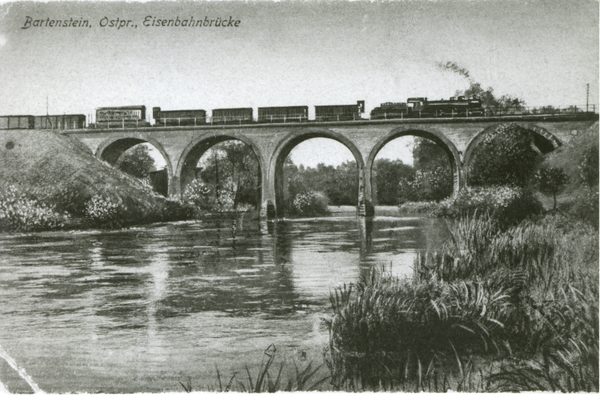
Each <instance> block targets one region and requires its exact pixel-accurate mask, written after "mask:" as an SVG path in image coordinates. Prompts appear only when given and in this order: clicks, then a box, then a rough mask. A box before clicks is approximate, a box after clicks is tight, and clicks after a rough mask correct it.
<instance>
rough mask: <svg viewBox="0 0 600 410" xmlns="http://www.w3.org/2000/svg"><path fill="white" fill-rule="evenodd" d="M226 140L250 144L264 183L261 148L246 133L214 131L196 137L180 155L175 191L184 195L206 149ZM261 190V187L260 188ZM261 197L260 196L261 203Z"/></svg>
mask: <svg viewBox="0 0 600 410" xmlns="http://www.w3.org/2000/svg"><path fill="white" fill-rule="evenodd" d="M226 141H240V142H243V143H244V144H246V145H248V146H249V147H250V148H251V149H252V152H253V153H254V155H255V156H256V160H257V161H258V168H259V172H260V176H261V178H260V180H259V184H261V186H262V183H263V179H264V169H265V168H266V167H265V166H264V163H265V160H264V157H263V155H262V152H261V150H260V149H259V148H258V147H257V146H256V144H255V143H254V142H252V140H251V139H249V138H248V137H246V136H244V135H238V134H227V133H223V132H222V131H221V132H214V133H208V134H204V135H201V136H200V137H197V138H194V139H193V141H192V142H190V143H189V144H188V145H187V146H186V147H185V149H184V150H183V152H182V153H181V156H180V157H179V161H178V163H177V168H176V169H175V175H174V178H173V185H174V187H175V189H177V191H176V192H175V193H177V194H179V195H183V192H184V191H185V187H186V186H187V185H188V184H189V183H190V182H192V181H193V180H194V179H195V178H196V165H197V164H198V161H199V160H200V158H201V157H202V155H204V153H205V152H206V151H208V150H209V149H210V148H212V147H214V146H215V145H217V144H219V143H221V142H226ZM259 190H260V188H259ZM260 201H261V199H260V198H259V204H260Z"/></svg>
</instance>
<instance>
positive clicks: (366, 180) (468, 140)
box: [63, 113, 598, 218]
mask: <svg viewBox="0 0 600 410" xmlns="http://www.w3.org/2000/svg"><path fill="white" fill-rule="evenodd" d="M597 121H598V114H595V113H581V114H566V115H560V114H559V115H523V116H506V117H473V118H428V119H396V120H360V121H343V122H306V123H287V124H243V125H222V126H213V125H203V126H190V127H164V128H163V127H148V128H125V129H110V130H107V129H103V130H98V129H83V130H65V131H63V133H65V134H69V135H71V136H73V137H76V138H78V139H79V140H81V141H82V142H83V143H85V144H86V145H87V146H88V147H89V148H90V149H91V150H92V151H93V152H94V154H95V155H96V157H97V158H99V159H101V160H104V161H106V162H108V163H110V164H112V165H114V164H116V163H117V161H118V159H119V157H120V156H121V155H122V154H123V153H124V152H125V151H126V150H127V149H129V148H131V147H133V146H135V145H137V144H140V143H146V142H147V143H150V144H152V145H153V146H154V147H156V149H157V150H158V151H159V152H160V153H161V154H162V155H163V156H164V158H165V162H166V172H167V174H168V184H169V188H168V191H169V195H181V193H182V192H183V191H184V189H185V186H186V185H187V184H189V183H190V182H192V181H193V180H194V178H195V171H196V166H197V163H198V161H199V159H200V157H201V156H202V154H204V153H205V152H206V151H207V150H208V149H210V148H211V147H212V146H214V145H215V144H218V143H220V142H223V141H229V140H239V141H242V142H244V143H246V144H248V145H249V146H250V147H252V149H253V151H254V153H255V154H256V158H257V159H258V162H259V166H260V173H261V214H262V215H264V216H266V217H268V218H277V217H282V216H283V212H284V210H283V178H282V174H283V164H284V162H285V159H286V158H287V156H288V155H289V153H290V152H291V150H292V149H293V148H294V147H295V146H296V145H298V144H300V143H301V142H303V141H306V140H308V139H311V138H330V139H333V140H336V141H338V142H340V143H342V144H343V145H344V146H346V147H347V148H348V149H349V150H350V152H351V153H352V155H353V156H354V158H355V160H356V164H357V167H358V175H359V178H358V179H359V187H358V196H359V198H358V203H359V208H358V210H359V214H361V215H367V216H370V215H372V214H373V205H372V204H373V194H374V193H373V187H372V168H373V163H374V161H375V157H376V155H377V153H378V152H379V151H380V150H381V148H383V147H384V146H385V144H387V143H388V142H390V141H392V140H394V139H396V138H401V137H403V136H407V135H413V136H418V137H422V138H426V139H429V140H431V141H434V142H436V143H437V144H439V145H440V146H441V147H442V148H443V149H444V150H445V151H446V153H447V154H448V157H449V159H450V163H451V165H452V171H453V175H454V191H455V192H457V191H458V190H459V189H461V188H462V187H464V186H466V185H467V184H468V177H469V176H468V169H469V162H470V161H471V158H472V153H473V151H474V149H475V148H476V147H477V145H478V143H479V142H480V141H481V140H482V138H483V136H484V135H485V134H486V133H487V132H489V131H491V130H494V129H495V128H496V127H498V126H499V125H501V124H507V123H515V124H517V125H518V126H519V127H522V128H525V129H528V130H531V131H533V132H534V133H535V134H534V135H535V141H534V143H535V145H536V147H537V148H538V149H539V151H540V152H541V153H547V152H549V151H552V150H554V149H556V148H557V147H559V146H560V145H562V144H564V143H567V142H568V141H569V140H570V139H571V138H573V137H575V136H577V135H579V134H581V133H583V132H585V131H586V130H587V129H588V128H589V127H591V126H592V125H593V124H594V123H595V122H597Z"/></svg>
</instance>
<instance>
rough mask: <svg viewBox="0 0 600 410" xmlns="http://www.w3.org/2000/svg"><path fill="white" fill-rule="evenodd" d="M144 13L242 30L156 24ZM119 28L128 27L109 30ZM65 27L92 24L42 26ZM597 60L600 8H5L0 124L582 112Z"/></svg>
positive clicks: (419, 1) (552, 0) (497, 4)
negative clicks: (23, 119)
mask: <svg viewBox="0 0 600 410" xmlns="http://www.w3.org/2000/svg"><path fill="white" fill-rule="evenodd" d="M28 17H30V22H29V24H28V23H27V21H28ZM147 17H149V19H148V20H147V21H148V22H150V24H152V23H151V21H153V20H162V19H174V20H176V19H179V20H180V21H183V20H188V21H189V20H190V19H192V18H193V19H194V20H196V21H198V20H202V21H204V20H217V19H219V18H220V19H222V20H226V21H227V22H228V24H229V22H230V21H232V22H235V21H239V23H238V25H237V27H235V26H234V27H221V26H220V27H213V26H212V25H211V27H181V26H179V27H162V26H160V27H152V26H144V20H146V18H147ZM117 18H118V19H119V21H122V20H125V21H129V20H131V22H130V23H129V24H128V27H121V28H118V27H110V21H113V20H116V19H117ZM69 19H73V20H76V21H80V20H87V21H88V22H89V25H88V26H87V27H46V26H45V25H47V24H48V23H47V21H48V20H61V21H64V20H69ZM40 21H41V25H42V27H39V26H38V27H35V25H36V23H35V22H38V23H37V25H39V22H40ZM103 25H104V26H105V27H102V26H103ZM232 25H234V24H232ZM23 27H27V28H23ZM598 60H599V56H598V2H597V1H592V0H578V1H567V0H560V1H558V0H544V1H538V0H531V1H525V2H524V1H515V0H497V1H466V0H448V1H444V0H439V1H429V0H413V1H395V2H386V3H382V2H363V1H353V2H346V1H336V2H333V1H321V2H316V1H304V2H299V1H295V2H289V1H288V2H267V1H257V2H229V1H218V2H215V1H213V2H196V1H187V2H129V3H124V2H104V1H97V2H89V1H79V2H55V1H49V2H45V3H34V2H19V3H17V2H6V1H5V0H0V84H2V86H1V87H0V115H17V114H33V115H42V114H45V113H46V109H48V111H49V113H50V114H53V113H58V114H62V113H68V114H86V115H91V114H93V113H94V110H95V108H97V107H102V106H121V105H145V106H146V107H147V108H148V111H151V107H154V106H159V107H161V108H162V109H163V110H175V109H205V110H207V111H210V110H212V109H214V108H233V107H253V108H255V109H256V108H257V107H260V106H277V105H308V106H309V107H310V111H309V115H314V111H313V108H312V107H313V106H314V105H326V104H353V103H355V102H356V101H357V100H366V111H367V112H369V111H370V110H371V109H373V108H374V107H376V106H378V105H379V104H381V103H383V102H387V101H406V99H407V98H409V97H428V98H430V99H433V98H448V97H450V96H452V95H454V93H455V91H456V90H462V89H465V88H467V87H468V86H469V84H470V82H479V83H481V85H482V86H483V87H484V88H488V87H492V88H493V89H494V90H495V93H496V94H497V95H504V94H509V95H512V96H515V97H518V98H521V99H523V100H524V101H525V102H526V103H527V104H528V105H532V106H536V105H548V104H552V105H555V106H560V105H585V103H586V85H587V84H588V83H589V84H590V94H589V101H590V104H598ZM448 62H451V63H452V64H447V63H448ZM383 154H384V152H382V155H383ZM292 155H294V154H292ZM332 157H336V155H332ZM334 160H335V161H337V162H339V161H342V159H341V157H340V158H337V157H336V158H334Z"/></svg>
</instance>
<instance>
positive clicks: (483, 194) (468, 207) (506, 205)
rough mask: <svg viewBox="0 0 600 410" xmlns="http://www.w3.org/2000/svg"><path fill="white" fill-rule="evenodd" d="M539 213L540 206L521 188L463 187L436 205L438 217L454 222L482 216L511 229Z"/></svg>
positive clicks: (540, 210) (532, 196)
mask: <svg viewBox="0 0 600 410" xmlns="http://www.w3.org/2000/svg"><path fill="white" fill-rule="evenodd" d="M542 210H543V207H542V204H541V203H540V202H539V201H538V200H537V199H536V198H535V196H534V195H533V194H532V193H531V192H530V191H528V190H526V189H524V188H517V187H509V186H496V187H487V188H471V187H467V188H465V189H462V190H460V191H459V192H458V193H456V195H454V196H452V197H451V198H449V199H447V200H445V201H442V202H440V205H439V210H438V216H448V217H451V218H458V217H464V216H472V215H476V214H479V215H483V214H484V215H488V216H489V217H491V218H493V219H495V220H496V221H498V222H499V223H501V224H504V225H511V224H514V223H517V222H519V221H522V220H523V219H525V218H526V217H528V216H530V215H533V214H539V213H541V212H542Z"/></svg>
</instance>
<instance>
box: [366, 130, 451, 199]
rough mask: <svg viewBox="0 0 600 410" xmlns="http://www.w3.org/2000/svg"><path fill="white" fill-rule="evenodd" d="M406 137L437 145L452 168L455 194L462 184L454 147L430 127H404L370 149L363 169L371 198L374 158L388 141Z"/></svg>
mask: <svg viewBox="0 0 600 410" xmlns="http://www.w3.org/2000/svg"><path fill="white" fill-rule="evenodd" d="M407 135H412V136H415V137H421V138H425V139H428V140H430V141H433V142H435V143H436V144H438V145H439V146H440V147H441V148H442V149H443V150H444V151H445V152H446V154H447V155H448V159H449V161H450V166H451V167H452V175H453V178H454V183H453V192H454V193H456V192H458V190H459V189H460V187H461V184H462V167H461V164H462V162H461V159H460V153H459V151H458V149H456V146H455V145H454V144H453V143H452V141H450V139H449V138H448V137H446V136H445V135H444V134H443V133H442V132H440V131H439V130H436V129H434V128H432V127H427V128H421V127H419V126H405V127H400V128H395V129H393V130H391V131H390V132H388V133H387V134H386V135H385V136H384V137H383V138H381V139H380V140H379V141H378V142H377V144H375V146H374V147H373V149H371V152H370V153H369V157H368V159H367V163H366V164H365V169H366V170H367V173H368V178H369V181H368V191H369V194H370V195H371V196H372V195H373V193H371V192H370V191H371V187H372V185H373V181H372V180H371V178H372V175H373V172H372V171H373V164H374V163H375V158H376V157H377V154H378V153H379V151H381V149H382V148H383V147H384V146H385V145H386V144H387V143H388V142H390V141H392V140H394V139H396V138H401V137H404V136H407Z"/></svg>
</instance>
